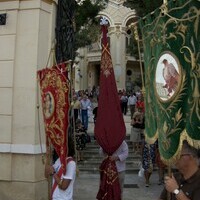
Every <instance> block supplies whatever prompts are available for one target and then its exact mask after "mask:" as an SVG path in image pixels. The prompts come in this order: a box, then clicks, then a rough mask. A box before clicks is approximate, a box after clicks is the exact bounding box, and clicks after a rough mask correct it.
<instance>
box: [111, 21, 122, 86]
mask: <svg viewBox="0 0 200 200" xmlns="http://www.w3.org/2000/svg"><path fill="white" fill-rule="evenodd" d="M110 44H111V47H110V51H111V56H112V61H113V67H114V71H115V79H116V83H117V88H118V89H126V88H125V77H126V66H125V36H124V34H123V32H122V27H121V23H116V24H115V27H111V28H110Z"/></svg>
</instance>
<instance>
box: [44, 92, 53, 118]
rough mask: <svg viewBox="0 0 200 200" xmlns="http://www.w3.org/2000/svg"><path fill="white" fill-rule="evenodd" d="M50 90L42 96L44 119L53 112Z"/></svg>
mask: <svg viewBox="0 0 200 200" xmlns="http://www.w3.org/2000/svg"><path fill="white" fill-rule="evenodd" d="M54 102H55V101H54V97H53V94H52V93H51V92H47V93H46V95H45V98H44V116H45V118H46V119H48V118H50V117H51V116H52V115H53V113H54V108H55V103H54Z"/></svg>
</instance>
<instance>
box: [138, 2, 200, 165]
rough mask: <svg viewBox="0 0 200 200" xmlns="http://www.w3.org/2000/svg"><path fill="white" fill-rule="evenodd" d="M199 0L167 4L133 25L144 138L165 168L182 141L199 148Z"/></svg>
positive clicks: (174, 158)
mask: <svg viewBox="0 0 200 200" xmlns="http://www.w3.org/2000/svg"><path fill="white" fill-rule="evenodd" d="M199 8H200V1H198V0H187V1H186V0H176V1H168V4H164V5H163V6H161V8H160V9H157V10H155V11H154V12H153V13H151V14H149V15H147V16H146V17H144V18H143V19H141V20H140V21H139V26H140V31H141V33H142V40H143V48H144V71H145V134H146V139H147V141H149V142H150V143H153V142H155V141H156V140H157V139H158V141H159V150H160V154H161V157H162V159H163V160H164V161H166V162H167V163H169V164H170V163H172V162H174V161H175V160H176V159H177V157H178V156H179V153H180V149H181V146H182V141H183V140H185V139H186V140H187V141H188V142H189V143H190V145H192V146H194V147H195V148H200V110H199V109H200V48H199V47H200V10H199Z"/></svg>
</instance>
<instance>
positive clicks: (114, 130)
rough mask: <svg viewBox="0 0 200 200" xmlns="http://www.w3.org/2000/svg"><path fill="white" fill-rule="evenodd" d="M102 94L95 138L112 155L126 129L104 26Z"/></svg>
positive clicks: (101, 75) (101, 74) (123, 136)
mask: <svg viewBox="0 0 200 200" xmlns="http://www.w3.org/2000/svg"><path fill="white" fill-rule="evenodd" d="M102 32H103V44H102V46H103V48H102V56H101V73H100V94H99V102H98V115H97V120H96V124H95V137H96V139H97V142H98V143H99V145H100V146H101V147H102V148H103V150H104V152H106V153H107V154H108V155H112V154H113V153H114V152H115V151H116V150H117V149H118V147H119V146H120V145H121V143H122V141H123V140H124V138H125V133H126V127H125V123H124V119H123V115H122V111H121V107H120V101H119V97H118V92H117V86H116V82H115V76H114V71H113V65H112V59H111V55H110V50H109V47H108V39H107V35H106V34H107V27H106V26H102Z"/></svg>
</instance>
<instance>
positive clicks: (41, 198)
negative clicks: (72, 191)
mask: <svg viewBox="0 0 200 200" xmlns="http://www.w3.org/2000/svg"><path fill="white" fill-rule="evenodd" d="M55 11H56V2H54V1H53V0H9V1H6V0H0V14H6V23H5V25H0V44H1V48H0V163H1V164H0V170H1V173H0V199H2V200H46V199H47V196H48V193H47V191H48V184H47V181H46V180H45V178H44V165H43V162H42V155H43V151H45V147H44V144H45V134H44V127H43V120H42V118H41V120H38V109H37V104H38V89H37V77H36V72H37V70H38V69H41V68H44V67H45V66H46V65H47V63H46V62H47V60H48V55H49V52H50V50H51V44H52V41H53V38H54V37H55V36H54V29H55V13H56V12H55ZM39 123H41V132H42V133H41V140H40V135H39V129H38V127H39V126H38V124H39ZM40 141H41V142H40ZM45 191H46V192H45Z"/></svg>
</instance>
